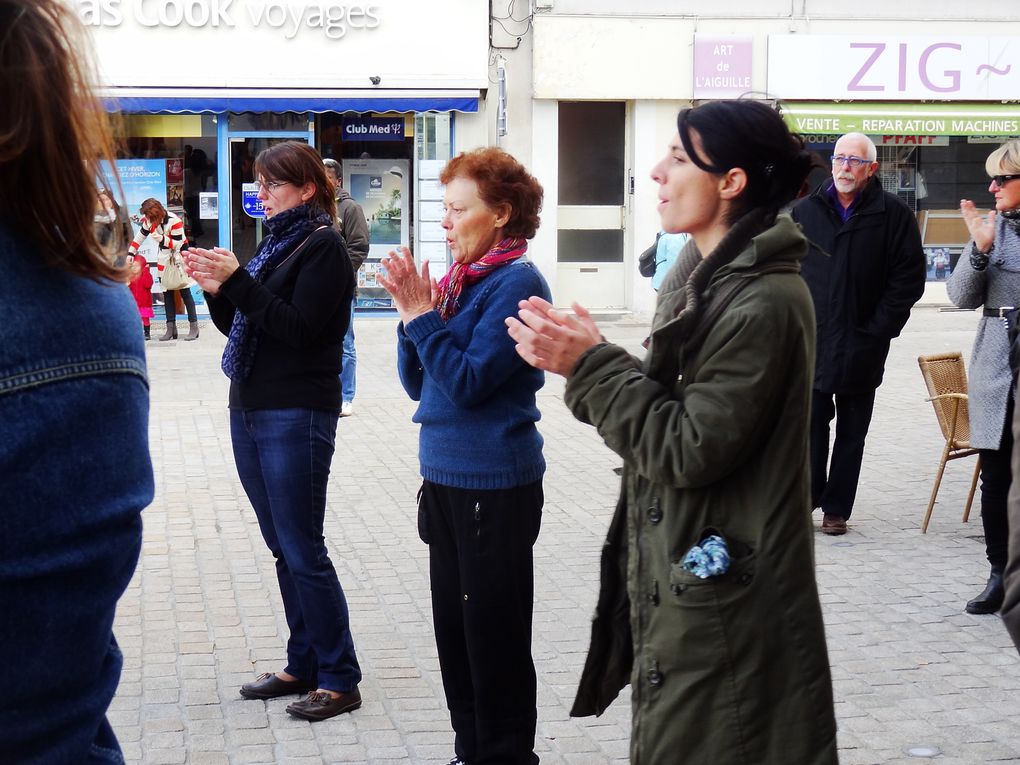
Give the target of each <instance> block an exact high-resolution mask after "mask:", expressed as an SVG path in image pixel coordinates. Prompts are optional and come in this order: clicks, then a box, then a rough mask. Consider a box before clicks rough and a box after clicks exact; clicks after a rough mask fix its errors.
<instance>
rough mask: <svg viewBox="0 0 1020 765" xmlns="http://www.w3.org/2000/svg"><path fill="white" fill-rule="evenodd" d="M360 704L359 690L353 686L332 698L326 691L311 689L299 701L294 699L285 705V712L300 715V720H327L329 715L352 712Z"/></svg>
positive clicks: (334, 715)
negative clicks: (352, 688) (350, 689)
mask: <svg viewBox="0 0 1020 765" xmlns="http://www.w3.org/2000/svg"><path fill="white" fill-rule="evenodd" d="M360 706H361V691H359V690H358V689H357V688H355V689H354V690H353V691H348V692H347V693H341V694H340V695H339V696H337V697H336V698H333V697H332V696H330V695H329V694H328V693H322V692H320V691H312V692H311V693H309V694H308V695H307V696H305V697H304V698H303V699H301V701H295V702H294V703H293V704H290V705H289V706H288V707H287V712H288V713H289V714H292V715H294V717H300V718H301V719H302V720H311V721H312V722H317V721H319V720H328V719H329V718H330V717H336V716H337V715H342V714H343V713H344V712H353V711H354V710H355V709H357V708H358V707H360Z"/></svg>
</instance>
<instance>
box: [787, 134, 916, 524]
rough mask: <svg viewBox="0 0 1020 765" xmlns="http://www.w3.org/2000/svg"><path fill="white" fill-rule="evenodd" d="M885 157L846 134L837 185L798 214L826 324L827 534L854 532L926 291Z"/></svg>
mask: <svg viewBox="0 0 1020 765" xmlns="http://www.w3.org/2000/svg"><path fill="white" fill-rule="evenodd" d="M876 156H877V152H876V151H875V144H874V143H873V142H872V140H871V139H870V138H868V137H867V136H866V135H863V134H862V133H847V134H846V135H844V136H842V137H841V138H840V139H839V140H838V141H837V142H836V148H835V150H834V151H833V154H832V157H831V160H832V178H831V180H830V179H826V180H825V181H824V182H823V183H822V184H821V185H820V186H819V187H818V188H817V189H816V190H815V191H814V193H813V194H811V195H809V196H808V197H806V198H804V199H802V200H801V201H800V202H799V203H797V205H796V206H794V208H793V210H792V215H793V218H794V220H796V221H797V222H798V223H800V225H801V227H802V228H803V230H804V234H805V236H807V238H808V240H809V241H810V244H811V248H810V250H809V252H808V255H807V257H806V258H805V259H804V261H803V262H802V264H801V273H802V275H803V277H804V280H805V281H806V282H807V284H808V287H809V288H810V290H811V297H812V298H813V300H814V304H815V316H816V319H817V324H818V332H817V349H816V356H815V381H814V390H813V394H812V401H811V410H812V411H811V494H812V501H813V503H814V504H813V505H812V506H813V507H815V508H821V510H822V524H821V531H822V533H823V534H831V535H838V534H845V533H846V531H847V525H846V522H847V520H848V519H849V518H850V513H851V512H852V510H853V505H854V498H855V496H856V494H857V482H858V479H859V477H860V473H861V460H862V458H863V456H864V441H865V438H866V437H867V434H868V426H869V425H870V424H871V413H872V409H873V408H874V404H875V391H876V389H877V388H878V386H879V385H880V384H881V382H882V375H883V373H884V371H885V359H886V356H887V355H888V353H889V342H890V341H891V340H892V338H894V337H896V336H897V335H899V333H900V330H901V329H903V325H904V324H906V322H907V319H908V318H909V317H910V309H911V307H912V306H913V305H914V303H916V302H917V300H918V298H920V297H921V294H922V293H923V292H924V280H925V266H926V263H925V258H924V252H923V250H922V248H921V236H920V232H919V231H918V227H917V221H916V219H915V218H914V214H913V212H912V211H911V210H910V208H908V207H907V205H906V204H904V202H903V201H902V200H901V199H899V197H897V196H896V195H895V194H890V193H888V192H886V191H884V190H883V189H882V185H881V184H880V183H879V180H878V178H877V177H876V176H875V173H876V171H877V170H878V162H877V161H876ZM833 417H835V418H836V437H835V440H834V442H833V445H832V457H831V460H830V459H829V427H830V424H831V423H832V419H833Z"/></svg>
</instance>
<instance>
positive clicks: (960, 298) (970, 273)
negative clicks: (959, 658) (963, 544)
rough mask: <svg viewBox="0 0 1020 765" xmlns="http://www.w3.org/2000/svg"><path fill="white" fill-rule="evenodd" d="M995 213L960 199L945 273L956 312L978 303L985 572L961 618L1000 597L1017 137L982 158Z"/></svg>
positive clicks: (974, 423) (1005, 532)
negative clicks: (964, 235) (960, 227)
mask: <svg viewBox="0 0 1020 765" xmlns="http://www.w3.org/2000/svg"><path fill="white" fill-rule="evenodd" d="M985 172H987V173H988V175H989V176H991V178H992V182H991V183H990V184H989V185H988V191H989V192H991V194H992V195H993V196H994V198H995V209H994V210H992V211H991V212H989V213H987V214H983V213H981V212H980V211H978V209H977V207H976V206H975V205H974V203H973V202H972V201H971V200H969V199H963V200H961V201H960V212H961V213H962V215H963V219H964V221H966V223H967V230H968V231H969V232H970V237H971V238H970V241H969V242H967V245H966V246H965V247H964V249H963V254H962V255H961V256H960V261H959V262H958V263H957V264H956V268H955V269H954V270H953V273H952V274H951V275H950V276H949V280H948V281H947V282H946V288H947V291H948V293H949V299H950V300H952V301H953V302H954V303H955V304H956V305H958V306H959V307H960V308H978V307H980V306H984V311H983V315H982V317H981V319H980V320H979V324H978V330H977V336H976V337H975V338H974V350H973V352H972V355H971V360H970V370H969V375H968V387H969V395H970V400H969V402H968V403H969V409H970V445H971V446H972V447H973V448H975V449H978V450H979V453H980V457H981V523H982V525H983V526H984V532H985V554H986V555H987V557H988V564H989V566H990V568H991V572H990V574H989V576H988V582H987V584H986V585H985V588H984V590H982V591H981V593H980V594H979V595H978V596H977V597H975V598H974V599H973V600H971V601H969V602H968V603H967V605H966V607H965V610H966V611H967V613H969V614H994V613H995V612H996V611H998V610H999V608H1000V607H1001V606H1002V600H1003V596H1004V594H1005V593H1004V589H1003V579H1002V575H1003V569H1004V568H1005V566H1006V548H1007V544H1008V540H1009V522H1008V520H1007V514H1006V498H1007V495H1008V494H1009V487H1010V483H1011V482H1012V473H1011V470H1010V454H1011V452H1012V449H1013V433H1012V430H1011V423H1012V414H1013V387H1014V382H1015V381H1014V378H1013V372H1012V371H1011V370H1010V365H1009V329H1010V326H1009V325H1010V324H1011V323H1015V322H1016V321H1017V312H1016V311H1014V310H1013V309H1014V307H1018V306H1020V140H1012V141H1007V142H1006V143H1004V144H1003V145H1002V146H1000V147H999V148H998V149H996V150H995V151H993V152H992V153H991V154H990V155H989V156H988V159H987V160H986V161H985Z"/></svg>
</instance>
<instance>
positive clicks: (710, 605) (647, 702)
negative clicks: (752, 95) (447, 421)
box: [507, 100, 838, 765]
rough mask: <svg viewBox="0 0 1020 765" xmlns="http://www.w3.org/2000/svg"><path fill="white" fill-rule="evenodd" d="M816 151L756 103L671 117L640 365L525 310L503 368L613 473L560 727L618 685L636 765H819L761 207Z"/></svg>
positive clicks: (814, 616)
mask: <svg viewBox="0 0 1020 765" xmlns="http://www.w3.org/2000/svg"><path fill="white" fill-rule="evenodd" d="M813 161H814V160H813V157H812V155H811V154H809V153H808V152H807V151H806V150H805V149H804V145H803V142H802V141H801V140H800V138H799V137H797V136H793V135H791V134H790V132H789V130H788V129H787V127H786V125H785V124H784V122H783V120H782V118H781V117H780V116H779V115H778V114H777V113H776V112H775V111H774V110H772V109H770V108H769V107H768V106H766V105H764V104H761V103H758V102H754V101H743V100H742V101H717V102H712V103H708V104H705V105H702V106H699V107H696V108H694V109H686V110H684V111H681V112H680V115H679V117H678V118H677V134H676V135H675V136H674V138H673V140H672V142H671V143H670V146H669V151H668V152H667V154H666V156H665V157H664V158H663V159H662V161H660V162H659V164H657V165H656V166H655V168H654V170H653V171H652V179H653V180H655V181H656V182H657V183H658V184H659V200H660V201H659V214H660V216H661V218H662V227H663V229H664V230H666V231H669V232H679V231H686V232H689V233H690V234H691V237H692V241H691V242H690V243H689V244H688V246H687V247H686V248H685V249H684V251H683V252H682V253H681V255H680V257H679V258H678V259H677V262H676V264H675V265H674V267H673V269H672V271H671V272H670V274H669V275H668V276H667V277H666V281H665V283H664V284H663V287H662V289H661V290H660V292H659V298H658V305H657V307H656V312H655V320H654V323H653V327H652V332H651V336H650V338H649V345H648V353H647V355H646V357H645V359H644V360H643V361H642V360H641V359H638V358H635V357H634V356H632V355H631V354H629V353H627V352H626V351H625V350H624V349H623V348H621V347H619V346H617V345H613V344H612V343H608V342H606V341H605V340H604V339H603V338H602V336H601V334H600V332H599V330H598V328H597V327H596V326H595V324H594V322H593V321H592V320H591V317H590V315H589V314H588V312H587V311H585V310H584V309H583V308H582V307H581V306H578V305H576V304H575V305H574V313H573V314H570V313H567V312H564V311H557V310H555V309H553V308H552V306H551V305H549V304H548V303H547V302H545V301H543V300H541V299H538V298H532V299H530V300H529V301H526V302H523V303H521V306H520V307H521V310H520V313H519V316H520V321H518V320H516V319H513V318H511V319H508V320H507V324H508V326H509V331H510V334H511V336H512V337H513V338H514V339H515V340H516V342H517V344H518V353H520V355H521V356H522V357H523V358H524V359H525V360H526V361H527V362H528V363H530V364H532V365H533V366H536V367H538V368H540V369H544V370H547V371H551V372H555V373H559V374H561V375H564V376H565V377H566V378H567V385H566V394H565V401H566V403H567V405H568V406H569V407H570V409H571V411H572V412H573V413H574V416H575V417H577V418H578V419H579V420H581V421H582V422H586V423H589V424H591V425H594V426H595V427H596V428H597V429H598V432H599V434H600V435H601V436H602V438H603V439H604V440H605V442H606V444H607V446H609V448H610V449H612V450H613V451H614V452H616V453H617V454H619V455H620V456H621V457H622V458H623V460H624V469H623V477H622V487H621V492H620V499H619V502H618V505H617V509H616V514H615V516H614V518H613V521H612V524H611V526H610V530H609V537H608V539H607V541H606V544H605V547H604V548H603V553H602V588H601V592H600V594H599V600H598V606H597V609H596V614H595V620H594V623H593V627H592V640H591V647H590V649H589V653H588V660H587V663H586V665H585V668H584V672H583V675H582V678H581V684H580V689H579V691H578V694H577V699H576V701H575V703H574V708H573V710H572V711H571V714H572V715H574V716H585V715H591V714H596V715H597V714H601V713H602V712H603V711H604V710H605V709H606V707H607V706H609V704H610V703H611V702H612V701H613V699H614V698H615V697H616V696H617V694H618V693H619V691H620V690H621V689H622V688H623V686H624V685H626V684H627V682H630V683H631V685H632V699H631V703H632V715H633V724H632V738H631V762H632V763H633V765H650V764H655V765H658V764H660V763H662V764H667V763H668V764H669V765H673V764H674V763H678V764H679V763H692V764H693V763H697V765H737V764H739V765H780V764H782V765H830V764H831V763H836V762H837V761H838V760H837V754H836V724H835V718H834V715H833V706H832V681H831V677H830V674H829V663H828V656H827V652H826V646H825V633H824V628H823V625H822V613H821V607H820V605H819V602H818V590H817V587H816V584H815V566H814V538H813V534H814V532H813V527H812V523H811V504H810V492H809V473H808V414H809V412H808V407H809V405H810V400H811V380H812V374H813V370H814V342H815V338H814V331H815V319H814V313H813V310H812V305H811V297H810V295H809V294H808V290H807V287H806V286H805V284H804V282H803V280H802V279H801V277H800V275H799V270H800V266H799V263H800V260H801V258H802V257H803V256H804V255H805V254H806V252H807V244H806V241H805V239H804V237H803V236H802V235H801V233H800V230H799V229H798V228H797V226H796V224H795V223H793V221H792V220H791V219H790V218H789V216H787V215H785V214H783V215H780V214H779V210H780V209H782V208H783V207H784V206H786V205H787V204H789V203H790V202H791V201H792V200H793V199H794V198H795V197H796V196H798V195H799V194H800V193H801V192H802V190H803V189H804V187H805V186H804V183H805V179H806V177H807V173H808V171H809V170H810V168H811V167H812V164H813Z"/></svg>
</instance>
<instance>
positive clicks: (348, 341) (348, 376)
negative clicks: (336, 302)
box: [340, 300, 358, 401]
mask: <svg viewBox="0 0 1020 765" xmlns="http://www.w3.org/2000/svg"><path fill="white" fill-rule="evenodd" d="M355 302H356V301H354V300H352V301H351V323H350V324H348V325H347V334H346V335H344V355H343V364H342V366H341V367H340V388H341V390H342V392H343V400H344V401H354V388H355V385H354V376H355V373H356V372H357V371H358V354H357V353H355V352H354V303H355Z"/></svg>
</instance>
